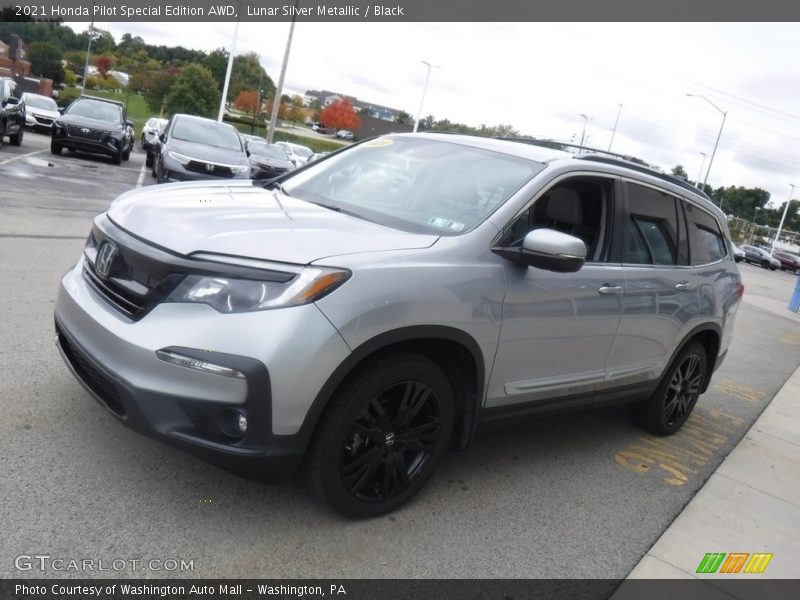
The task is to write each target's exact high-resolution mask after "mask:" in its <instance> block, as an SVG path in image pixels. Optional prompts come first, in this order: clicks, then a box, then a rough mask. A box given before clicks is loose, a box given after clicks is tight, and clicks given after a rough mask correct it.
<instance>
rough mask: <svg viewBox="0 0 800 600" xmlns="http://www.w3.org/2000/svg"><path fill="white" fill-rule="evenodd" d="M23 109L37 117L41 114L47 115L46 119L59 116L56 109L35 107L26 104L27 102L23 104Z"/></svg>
mask: <svg viewBox="0 0 800 600" xmlns="http://www.w3.org/2000/svg"><path fill="white" fill-rule="evenodd" d="M25 111H26V112H28V113H30V114H32V115H35V116H37V117H38V116H42V117H47V118H48V119H57V118H59V117H60V116H61V113H59V112H58V111H57V110H48V109H46V108H36V107H35V106H28V105H27V104H26V105H25Z"/></svg>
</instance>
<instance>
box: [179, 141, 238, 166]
mask: <svg viewBox="0 0 800 600" xmlns="http://www.w3.org/2000/svg"><path fill="white" fill-rule="evenodd" d="M165 150H166V151H169V150H172V151H173V152H177V153H179V154H183V155H185V156H188V157H189V158H196V159H198V160H199V161H202V162H213V163H222V164H227V165H246V164H247V155H246V154H245V153H244V150H228V149H227V148H217V147H215V146H207V145H206V144H197V143H195V142H187V141H185V140H179V139H176V138H170V139H168V140H167V144H166V147H165Z"/></svg>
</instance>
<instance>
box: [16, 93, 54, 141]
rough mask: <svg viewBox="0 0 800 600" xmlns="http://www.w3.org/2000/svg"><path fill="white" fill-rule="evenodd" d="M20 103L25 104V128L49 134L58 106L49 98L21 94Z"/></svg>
mask: <svg viewBox="0 0 800 600" xmlns="http://www.w3.org/2000/svg"><path fill="white" fill-rule="evenodd" d="M22 101H23V102H24V103H25V127H27V128H28V129H33V130H34V131H43V132H46V133H48V134H49V133H50V130H51V129H52V128H53V121H55V120H56V119H57V118H58V115H59V112H58V104H56V101H55V100H53V99H52V98H50V97H49V96H42V95H40V94H31V93H30V92H25V93H24V94H22Z"/></svg>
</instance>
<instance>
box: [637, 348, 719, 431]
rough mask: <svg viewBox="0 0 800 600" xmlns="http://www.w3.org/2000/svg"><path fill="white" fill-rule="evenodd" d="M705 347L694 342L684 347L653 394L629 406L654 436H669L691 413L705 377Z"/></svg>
mask: <svg viewBox="0 0 800 600" xmlns="http://www.w3.org/2000/svg"><path fill="white" fill-rule="evenodd" d="M707 368H708V361H707V358H706V350H705V348H704V347H703V345H702V344H699V343H697V342H695V343H692V344H689V345H688V346H686V347H685V348H684V349H683V350H681V352H680V353H679V354H678V356H677V357H676V358H675V360H673V361H672V364H671V365H670V366H669V368H668V369H667V371H666V372H665V373H664V377H663V378H662V379H661V383H659V384H658V387H657V388H656V391H655V392H654V393H653V395H652V396H651V397H650V398H648V399H647V400H644V401H642V402H639V403H637V404H632V405H630V406H629V411H630V414H631V418H632V419H633V421H634V422H635V423H636V424H637V425H639V427H641V428H642V429H644V430H646V431H649V432H650V433H652V434H655V435H672V434H673V433H675V432H676V431H678V430H679V429H680V428H681V427H682V426H683V424H684V423H685V422H686V420H687V419H688V418H689V415H690V414H692V410H693V409H694V406H695V404H697V399H698V398H699V397H700V389H701V388H702V386H703V382H704V381H705V378H706V370H707Z"/></svg>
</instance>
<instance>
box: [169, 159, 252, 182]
mask: <svg viewBox="0 0 800 600" xmlns="http://www.w3.org/2000/svg"><path fill="white" fill-rule="evenodd" d="M162 157H163V155H162ZM163 160H164V177H163V179H162V181H163V182H165V183H175V182H179V181H230V180H231V179H250V172H249V171H245V172H244V173H233V174H232V175H231V176H218V175H211V174H209V173H202V172H198V171H190V170H189V169H186V168H184V166H183V165H182V164H181V163H179V162H178V161H177V160H175V159H173V158H169V157H163Z"/></svg>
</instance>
